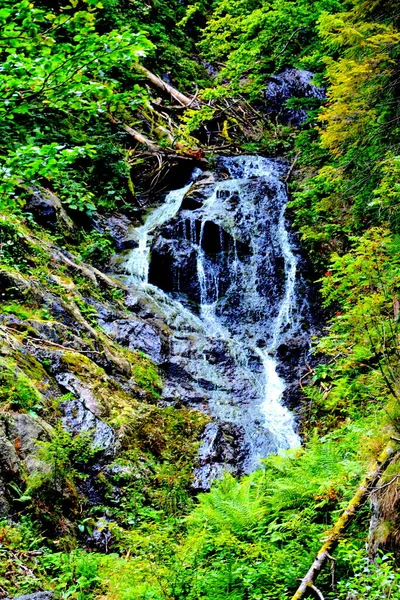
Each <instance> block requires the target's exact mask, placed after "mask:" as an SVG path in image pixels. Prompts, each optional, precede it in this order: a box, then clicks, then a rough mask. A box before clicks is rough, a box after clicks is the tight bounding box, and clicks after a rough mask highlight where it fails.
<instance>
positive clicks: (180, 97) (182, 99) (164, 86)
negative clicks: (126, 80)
mask: <svg viewBox="0 0 400 600" xmlns="http://www.w3.org/2000/svg"><path fill="white" fill-rule="evenodd" d="M135 69H136V71H137V72H138V73H140V74H141V75H143V76H144V77H146V79H148V81H150V82H151V83H152V84H153V85H155V86H156V87H158V88H159V89H160V90H163V91H164V92H167V94H169V95H170V96H172V98H174V100H177V101H178V102H179V104H181V105H182V106H193V105H196V104H198V103H197V101H196V97H194V98H189V97H188V96H185V94H182V92H179V91H178V90H176V89H175V88H174V87H172V85H169V83H167V82H166V81H163V80H162V79H160V77H157V75H154V73H152V72H151V71H149V70H148V69H146V68H145V67H143V66H142V65H139V64H136V65H135Z"/></svg>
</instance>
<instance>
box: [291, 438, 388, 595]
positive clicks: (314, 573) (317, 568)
mask: <svg viewBox="0 0 400 600" xmlns="http://www.w3.org/2000/svg"><path fill="white" fill-rule="evenodd" d="M393 453H394V447H393V444H388V445H387V446H386V448H385V449H384V450H383V451H382V453H381V454H380V456H379V458H378V459H377V461H376V462H375V464H374V465H373V467H372V469H371V470H370V471H369V472H368V473H367V475H366V476H365V478H364V479H363V481H362V483H361V485H360V486H359V487H358V489H357V491H356V493H355V495H354V496H353V498H352V499H351V500H350V502H349V504H348V505H347V507H346V509H345V510H344V512H343V513H342V514H341V515H340V517H339V519H338V520H337V521H336V523H335V525H334V526H333V528H332V530H331V531H330V533H329V534H328V537H327V539H326V542H325V543H324V545H323V546H322V548H321V550H320V551H319V552H318V554H317V557H316V559H315V560H314V562H313V564H312V565H311V567H310V569H309V571H308V573H307V574H306V576H305V577H304V578H303V579H302V582H301V584H300V586H299V588H298V589H297V591H296V593H295V594H294V596H293V597H292V600H302V598H304V597H305V595H306V593H307V591H308V590H310V589H314V582H315V580H316V578H317V577H318V575H319V573H320V572H321V569H322V568H323V566H324V565H325V563H326V561H327V560H329V558H330V555H331V553H332V552H333V551H334V550H335V548H336V547H337V545H338V543H339V540H340V538H341V537H342V535H343V533H344V531H345V530H346V529H347V527H348V526H349V525H350V523H351V522H352V521H353V519H354V517H355V516H356V514H357V512H358V511H359V509H360V508H361V507H362V506H363V504H364V502H365V501H366V500H367V498H368V497H369V495H370V493H371V491H373V488H374V487H375V484H376V482H377V481H378V479H379V478H380V477H381V475H382V473H383V471H384V470H385V468H386V466H387V464H388V463H389V461H390V459H391V456H392V455H393ZM314 591H315V590H314Z"/></svg>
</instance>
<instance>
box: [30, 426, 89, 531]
mask: <svg viewBox="0 0 400 600" xmlns="http://www.w3.org/2000/svg"><path fill="white" fill-rule="evenodd" d="M37 445H38V455H37V456H38V459H39V460H41V461H42V462H43V465H44V467H43V468H42V469H41V470H40V471H37V472H35V473H33V474H32V475H30V476H29V477H28V480H27V486H28V487H27V491H26V494H25V495H26V498H27V499H28V498H29V499H31V500H33V501H34V502H35V504H36V510H37V509H38V508H39V512H38V517H39V518H40V519H42V520H43V521H44V522H46V520H50V521H51V520H52V519H54V518H56V519H57V518H60V516H62V515H63V514H68V512H69V511H71V510H76V509H77V507H78V506H79V496H78V492H77V489H76V483H77V482H78V481H79V480H81V479H84V478H85V474H84V472H83V470H84V466H85V464H87V463H88V462H90V461H91V460H92V459H93V457H94V456H95V455H96V453H97V452H98V451H99V448H97V447H95V446H93V443H92V436H91V434H90V432H82V433H80V434H78V435H75V436H74V435H72V434H71V433H69V432H68V431H67V430H66V429H64V428H63V427H62V426H61V424H57V425H56V427H55V429H54V431H53V433H52V437H51V439H50V440H49V441H45V442H44V441H40V442H37ZM43 509H46V510H44V511H43Z"/></svg>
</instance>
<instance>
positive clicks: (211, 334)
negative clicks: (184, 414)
mask: <svg viewBox="0 0 400 600" xmlns="http://www.w3.org/2000/svg"><path fill="white" fill-rule="evenodd" d="M284 173H285V166H284V165H283V164H282V163H281V162H279V161H276V160H271V159H266V158H261V157H251V156H241V157H230V158H219V159H217V165H216V173H215V174H214V175H212V174H203V173H202V172H201V171H199V170H196V172H195V173H194V175H193V177H192V181H191V183H189V184H188V185H187V186H186V187H184V188H182V189H180V190H175V191H172V192H170V193H169V194H168V195H167V197H166V199H165V202H164V203H163V204H162V205H161V206H160V207H158V208H156V209H155V210H154V211H153V212H152V213H151V214H150V215H149V216H148V217H147V219H146V221H145V223H144V225H143V226H141V227H138V228H136V229H135V230H134V231H133V232H132V236H133V237H134V238H135V239H136V242H137V247H136V248H134V249H133V250H131V251H130V253H129V255H128V256H127V258H126V261H125V263H124V269H125V270H126V272H127V273H128V274H129V278H130V281H131V284H132V287H133V288H135V287H136V289H137V287H138V286H139V287H140V289H141V291H142V293H143V294H145V296H146V297H147V299H148V301H149V302H150V303H151V304H152V307H153V310H154V311H156V312H157V314H158V315H159V318H160V319H162V321H163V322H164V323H165V325H166V326H167V327H168V328H169V330H170V331H171V332H172V335H171V348H170V349H169V353H170V357H169V360H168V364H167V366H166V367H165V365H164V368H165V372H166V376H167V379H168V384H167V385H166V390H165V399H166V400H168V401H173V400H174V399H176V398H179V399H180V400H181V401H183V402H184V403H186V404H188V405H191V406H195V407H197V408H200V409H201V410H204V411H206V412H207V413H209V414H210V415H211V416H212V417H213V419H215V421H216V423H217V425H213V424H211V425H209V426H207V428H206V432H205V436H204V443H203V446H202V448H201V450H200V467H199V468H198V470H197V484H198V486H199V487H203V488H204V487H207V485H208V483H209V480H210V478H213V477H215V476H217V475H218V474H219V473H220V472H221V471H222V470H223V469H224V468H230V469H231V470H234V469H236V470H239V471H240V470H242V471H245V472H249V471H251V470H254V469H255V468H257V466H258V465H259V461H260V459H261V458H263V457H265V456H266V455H268V454H270V453H271V452H279V451H280V450H282V449H287V448H290V447H295V446H297V445H299V437H298V435H297V433H296V431H295V423H294V419H293V416H292V414H291V413H290V411H289V410H288V409H287V408H286V407H285V406H284V405H283V404H282V397H283V394H284V391H285V387H286V386H285V382H284V381H283V379H282V377H281V376H280V375H279V373H278V371H279V368H280V364H279V361H278V359H277V353H278V351H279V348H280V347H282V345H286V346H287V345H289V346H290V344H291V343H292V342H293V340H296V339H302V340H303V349H304V351H306V350H305V347H306V346H307V343H308V338H307V334H306V329H305V322H306V320H307V303H306V302H305V301H304V299H302V298H299V294H298V293H297V287H298V284H299V281H300V279H301V278H300V276H299V273H298V256H297V254H296V251H295V249H294V247H293V244H292V242H291V239H290V235H289V233H288V230H287V228H286V221H285V208H286V203H287V193H286V188H285V185H284V183H283V182H282V180H281V179H282V176H283V175H284ZM304 340H306V341H305V342H304ZM161 366H163V365H161ZM182 381H183V382H182ZM227 425H230V427H231V429H230V431H228V434H227V435H225V438H226V439H228V441H226V439H225V442H226V445H227V446H229V448H230V449H228V451H227V450H226V448H225V450H222V451H217V450H216V448H217V446H218V444H219V443H220V437H221V435H223V434H222V433H221V432H223V431H225V433H226V431H227ZM218 427H219V428H220V429H218ZM224 428H225V429H224ZM228 429H229V427H228ZM233 448H234V449H235V450H232V449H233ZM233 454H235V457H233ZM235 461H236V462H240V463H241V464H240V465H234V464H233V463H234V462H235Z"/></svg>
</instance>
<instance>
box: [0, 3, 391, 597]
mask: <svg viewBox="0 0 400 600" xmlns="http://www.w3.org/2000/svg"><path fill="white" fill-rule="evenodd" d="M55 4H57V6H56V5H55ZM0 52H1V59H2V60H1V79H0V89H1V93H0V114H1V117H0V169H1V172H2V177H1V182H0V464H1V473H0V513H1V515H2V520H1V522H0V597H3V598H11V597H16V596H18V595H21V594H28V593H33V592H37V591H40V590H45V591H52V592H54V593H55V594H56V595H57V597H59V598H62V599H63V600H67V598H72V599H74V600H94V599H96V598H102V599H103V600H136V599H137V600H183V599H185V600H267V599H271V600H285V599H290V598H292V597H293V595H294V594H295V591H296V589H297V587H298V585H299V583H300V580H301V579H302V578H303V577H304V576H305V575H306V573H307V571H308V569H309V567H310V566H311V564H312V562H313V561H314V559H315V556H316V555H317V553H318V551H319V549H320V548H321V546H322V545H323V543H324V541H325V540H326V539H327V536H329V532H330V531H331V528H332V527H333V526H334V524H335V523H336V521H337V520H338V518H339V517H340V515H341V513H342V512H343V510H344V509H345V507H346V506H347V505H348V503H349V502H350V501H351V499H352V498H353V496H354V494H355V493H356V490H357V488H358V486H359V484H360V482H361V481H362V479H363V477H364V476H365V474H367V473H368V472H369V471H370V470H371V465H372V464H373V463H374V461H375V460H376V459H377V458H378V456H379V455H380V454H381V452H382V451H383V450H384V449H385V448H387V447H388V446H390V447H393V451H392V453H391V456H390V459H389V460H388V461H387V462H386V463H385V465H384V469H383V470H382V471H381V472H380V473H379V477H378V478H377V479H376V480H374V482H373V485H372V487H371V489H370V490H369V493H368V501H364V502H363V503H362V505H360V507H357V508H358V510H357V512H356V514H355V516H354V519H353V520H352V522H351V524H349V526H348V528H347V530H346V531H345V532H341V535H340V536H339V539H338V546H337V548H336V549H335V553H334V556H332V557H330V558H329V560H328V562H327V564H326V565H325V567H324V568H323V569H322V571H321V574H320V575H319V578H318V582H317V584H316V585H317V587H318V589H317V590H315V589H311V588H309V590H308V594H309V597H316V598H317V597H324V598H325V599H326V600H334V599H337V600H359V599H361V598H369V599H370V600H378V599H379V600H380V599H382V598H391V599H396V598H400V572H399V568H398V567H399V561H400V471H399V467H400V404H399V402H400V103H399V92H400V12H399V8H398V6H397V3H396V2H390V1H388V0H343V1H339V0H297V1H294V0H210V1H208V0H199V1H194V0H193V1H192V0H185V1H184V2H182V1H181V0H144V1H143V0H140V1H139V0H102V1H98V0H70V2H69V3H68V0H66V2H65V4H64V3H54V2H49V1H48V0H32V2H31V1H29V0H20V1H17V2H15V1H12V0H0ZM288 67H291V68H292V67H293V68H299V69H307V70H310V71H312V72H313V73H315V76H314V82H315V84H316V85H318V86H319V87H322V88H324V89H325V90H326V96H325V98H324V99H316V98H309V99H307V103H308V105H307V113H308V118H307V121H306V122H305V123H304V124H302V125H296V124H290V123H289V124H288V123H285V122H283V121H282V120H281V119H280V118H279V115H274V116H271V115H270V113H268V111H267V110H264V109H263V106H265V97H264V90H265V87H266V84H267V82H268V80H269V78H270V77H272V76H274V75H276V74H277V73H279V72H281V71H282V70H283V69H285V68H288ZM152 76H153V80H152ZM163 84H168V85H169V86H171V89H169V88H167V87H164V88H163ZM176 92H178V94H176ZM303 100H304V99H303ZM298 104H299V103H298V101H297V100H296V99H291V100H289V101H288V107H289V108H294V109H295V108H296V106H298ZM221 153H226V154H240V153H242V154H243V153H247V154H249V153H252V154H261V155H263V156H269V157H270V156H272V157H285V158H286V160H287V161H288V163H289V164H290V165H291V167H290V178H289V181H288V187H289V191H290V204H289V216H290V219H291V221H292V223H293V226H294V228H295V229H296V231H297V232H298V236H299V239H300V242H301V246H302V248H303V251H304V253H305V255H306V256H307V260H308V263H309V265H310V273H312V278H313V282H312V283H313V285H314V286H315V289H316V290H317V291H316V292H315V293H316V294H318V298H319V301H318V302H319V303H320V305H321V307H322V308H321V311H320V312H321V322H322V325H321V327H320V331H319V332H318V335H317V336H316V337H315V339H314V341H313V349H312V355H311V357H310V361H309V363H308V364H307V366H305V370H304V377H303V378H302V380H301V381H300V386H301V393H302V402H301V406H300V407H299V409H298V418H299V422H300V426H301V435H302V442H303V444H302V447H301V448H299V449H296V450H290V451H288V452H286V453H282V454H280V455H278V456H268V457H266V458H265V460H263V465H262V468H260V469H259V470H257V471H256V472H254V473H252V474H251V475H247V476H244V477H242V478H235V477H233V476H231V475H229V474H227V475H226V476H225V477H224V478H223V479H222V480H220V481H217V482H215V483H214V485H213V486H212V488H211V491H210V492H207V493H201V494H199V495H196V494H194V492H193V490H192V488H191V480H192V470H193V465H194V464H195V461H196V453H197V450H198V447H199V442H198V440H199V435H200V433H201V431H202V429H203V428H204V426H205V424H206V423H207V419H208V418H207V417H206V416H205V415H204V414H202V413H199V412H198V411H196V410H192V409H186V408H182V409H180V410H176V409H174V408H172V407H165V406H162V405H159V404H158V403H157V400H158V399H159V396H160V390H161V388H162V378H161V376H160V374H159V372H158V369H157V366H156V365H155V364H154V363H153V362H152V361H151V360H150V359H149V358H148V357H147V356H146V355H145V354H143V352H140V351H137V350H135V349H133V350H132V349H127V348H125V347H122V346H121V345H119V344H118V343H117V342H116V341H114V340H112V339H111V338H110V337H109V336H108V335H106V333H105V332H104V331H103V330H102V328H101V327H100V326H99V323H98V306H99V303H106V304H107V306H110V307H112V310H114V311H120V312H121V311H122V312H123V311H129V310H130V309H129V308H127V305H126V304H124V302H125V300H126V290H125V288H124V286H123V284H119V283H117V282H116V281H115V280H113V279H111V278H110V277H108V276H107V275H105V274H104V271H105V270H106V268H107V265H108V262H109V259H110V257H111V256H112V255H113V254H114V252H115V251H116V245H115V240H113V239H112V237H111V236H110V235H109V234H108V233H107V232H104V231H103V230H101V228H99V227H98V225H97V224H98V222H99V219H100V220H101V218H102V216H103V215H107V214H110V213H122V214H124V215H127V216H128V217H129V218H131V219H133V220H135V219H136V220H137V219H138V215H139V214H140V212H141V211H143V209H147V208H148V207H149V206H150V203H151V201H154V198H155V199H158V198H160V196H161V194H162V192H163V191H165V189H168V186H169V187H171V185H172V183H171V182H173V181H174V178H176V177H177V178H178V179H179V178H181V179H182V181H183V180H184V178H185V177H186V176H187V174H188V169H189V168H192V167H193V165H194V164H199V163H200V164H211V165H212V161H213V157H214V156H215V155H218V154H221ZM196 161H197V162H196ZM43 193H44V194H45V195H46V194H47V197H48V198H50V199H51V200H52V202H53V207H56V208H55V209H54V212H55V214H56V215H57V223H56V224H55V226H54V227H52V228H49V227H47V226H45V225H44V224H43V223H41V222H39V221H38V220H37V219H35V218H34V216H33V214H32V211H31V210H30V209H29V206H30V205H31V202H32V197H35V195H36V196H37V195H38V194H39V195H40V194H43ZM152 199H153V200H152ZM310 285H311V283H310ZM55 307H57V310H56V308H55ZM57 311H58V312H57ZM61 314H62V315H64V317H65V319H68V322H69V325H68V326H67V325H66V324H65V323H67V320H64V321H63V323H64V324H60V323H61V317H60V315H61ZM64 317H63V318H64ZM50 330H51V331H53V333H51V334H50V333H49V331H50ZM77 338H80V340H78V339H77ZM55 360H56V361H57V365H60V364H61V365H64V367H68V369H70V370H71V372H72V373H74V376H75V377H76V378H77V379H78V380H79V381H81V382H84V383H85V385H87V386H89V388H90V390H91V391H92V392H93V394H94V395H95V396H96V398H97V401H98V404H99V406H100V409H101V414H102V415H103V417H104V420H105V422H106V423H107V425H108V426H109V427H111V428H113V430H114V431H117V432H118V439H119V455H118V457H117V458H116V459H115V461H114V463H113V468H112V469H109V470H108V471H107V472H105V469H103V468H102V464H103V463H102V462H101V461H102V460H103V458H102V456H103V455H102V454H101V449H100V450H99V447H97V446H96V445H95V444H94V443H92V441H91V439H90V437H88V435H87V433H85V432H83V433H80V434H74V433H71V432H68V431H67V430H65V429H63V428H62V427H61V425H60V415H61V412H60V410H61V409H60V406H61V405H62V403H63V402H66V401H68V400H71V397H72V396H71V395H70V394H66V395H65V394H64V395H62V394H60V392H59V389H58V388H57V384H56V381H55V374H54V373H55V370H54V369H55V367H54V364H55V363H54V361H55ZM57 368H59V367H57ZM132 382H133V383H132ZM100 409H99V410H100ZM21 424H23V426H24V427H25V429H24V431H25V438H21V440H20V438H18V437H16V438H15V442H13V444H14V445H13V444H10V441H9V440H10V439H11V438H10V434H9V432H10V431H13V428H15V427H17V425H18V427H22V425H21ZM35 432H36V434H35ZM37 432H39V433H37ZM32 436H33V437H35V436H36V438H38V441H37V443H36V444H35V445H34V446H35V449H34V450H33V449H32V448H33V446H32V444H33V442H32V439H31V438H32ZM28 438H29V440H30V441H29V440H28ZM26 440H28V442H29V443H28V442H27V441H26ZM21 444H22V446H23V448H22V450H21V449H20V448H21ZM24 444H25V446H24ZM29 444H30V445H29ZM28 446H29V447H28ZM21 452H22V454H21ZM24 452H25V454H24ZM27 456H29V457H30V459H29V460H30V461H31V462H29V461H28V462H27V460H26V457H27ZM96 460H97V462H98V464H99V465H100V466H99V468H98V469H97V470H96V471H95V473H94V471H93V469H92V465H93V464H94V462H95V461H96ZM32 461H33V462H32ZM93 478H94V479H96V481H97V485H98V486H100V487H101V489H102V495H101V497H99V498H98V502H97V503H96V501H95V500H93V499H90V501H89V500H88V498H87V496H86V495H85V490H87V489H88V486H89V484H88V482H91V481H92V479H93ZM85 486H86V487H85ZM115 488H118V490H119V492H118V497H117V498H116V497H115V494H114V495H113V490H115ZM371 512H372V513H373V516H374V519H373V524H372V525H371V527H370V523H371ZM104 515H106V517H104ZM99 519H100V521H101V522H100V525H99ZM94 532H96V535H97V537H98V538H101V539H102V540H103V546H102V547H101V549H99V546H97V547H96V544H94V545H93V544H92V545H90V543H89V542H88V541H87V540H89V539H92V540H93V539H94V538H93V536H94ZM318 594H320V596H318ZM321 595H322V596H321Z"/></svg>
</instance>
